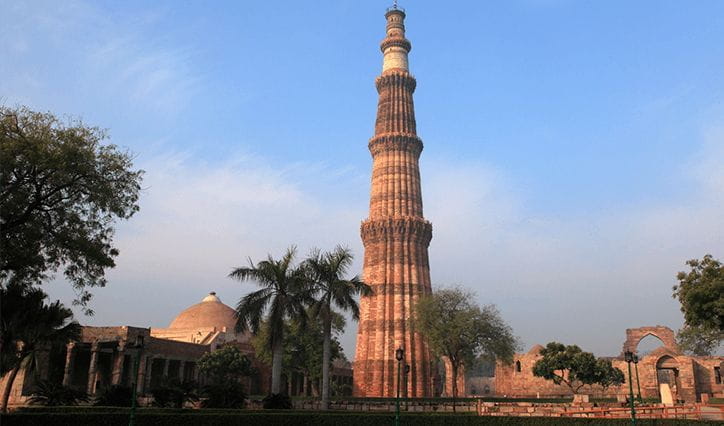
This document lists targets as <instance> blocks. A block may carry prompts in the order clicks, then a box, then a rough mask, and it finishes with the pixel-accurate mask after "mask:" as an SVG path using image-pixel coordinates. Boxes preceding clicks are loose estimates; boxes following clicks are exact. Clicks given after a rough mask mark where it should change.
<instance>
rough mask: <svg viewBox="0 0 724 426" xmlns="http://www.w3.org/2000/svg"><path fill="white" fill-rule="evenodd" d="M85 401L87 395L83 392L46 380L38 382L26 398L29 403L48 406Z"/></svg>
mask: <svg viewBox="0 0 724 426" xmlns="http://www.w3.org/2000/svg"><path fill="white" fill-rule="evenodd" d="M85 401H88V395H86V393H85V392H83V391H79V390H76V389H73V388H71V387H68V386H63V385H62V384H60V383H55V382H51V381H48V380H43V381H41V382H39V383H38V384H37V385H36V387H35V390H34V391H33V395H32V396H31V397H30V398H29V399H28V402H30V403H31V404H37V405H45V406H49V407H54V406H58V405H76V404H78V403H79V402H85Z"/></svg>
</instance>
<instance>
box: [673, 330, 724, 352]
mask: <svg viewBox="0 0 724 426" xmlns="http://www.w3.org/2000/svg"><path fill="white" fill-rule="evenodd" d="M722 340H724V332H722V331H719V330H717V329H711V328H705V327H691V326H687V325H685V326H684V328H682V329H680V330H679V331H678V332H677V333H676V343H677V344H678V345H679V348H680V349H682V350H683V351H685V352H688V353H690V354H693V355H697V356H710V355H713V354H714V352H715V351H716V350H717V348H718V347H719V345H720V344H721V342H722Z"/></svg>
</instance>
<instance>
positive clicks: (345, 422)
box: [0, 410, 720, 426]
mask: <svg viewBox="0 0 724 426" xmlns="http://www.w3.org/2000/svg"><path fill="white" fill-rule="evenodd" d="M171 411H173V410H171ZM179 411H180V410H179ZM186 411H187V412H175V413H168V414H164V413H159V412H158V411H155V412H148V413H146V412H143V410H140V411H139V413H138V415H137V417H136V419H137V425H138V426H150V425H154V426H179V425H187V424H189V425H198V426H246V425H249V424H254V425H265V426H267V425H268V426H297V425H299V426H307V425H309V426H311V425H315V426H316V425H319V426H353V425H354V426H380V425H385V424H392V423H393V421H394V414H392V413H380V414H377V413H325V412H289V411H284V412H273V411H263V412H262V411H256V412H249V411H245V412H236V413H228V412H226V413H224V412H221V413H213V412H205V411H203V410H201V411H199V410H186ZM402 422H403V423H404V424H405V425H408V426H438V425H439V426H443V425H460V426H493V425H495V426H514V425H515V426H584V425H585V426H599V425H600V426H627V425H630V424H631V421H630V420H629V419H616V420H605V419H583V418H579V419H569V418H561V417H478V416H470V415H452V414H427V413H424V414H422V413H421V414H403V416H402ZM0 423H2V425H3V426H31V425H54V426H91V425H93V426H125V425H127V424H128V414H127V413H86V414H81V413H68V414H62V413H52V414H51V413H44V414H41V413H27V412H20V413H18V414H11V415H6V416H2V417H0ZM637 423H638V424H639V425H640V426H704V425H706V424H707V423H706V422H697V421H694V420H649V419H642V420H638V422H637ZM719 424H720V423H719Z"/></svg>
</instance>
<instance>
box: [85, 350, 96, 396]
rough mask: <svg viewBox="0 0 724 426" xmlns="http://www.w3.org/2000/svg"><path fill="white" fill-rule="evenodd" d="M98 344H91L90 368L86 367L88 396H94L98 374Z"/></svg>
mask: <svg viewBox="0 0 724 426" xmlns="http://www.w3.org/2000/svg"><path fill="white" fill-rule="evenodd" d="M98 349H99V345H98V342H93V344H92V345H91V360H90V366H89V367H88V387H87V388H86V389H87V391H86V392H87V393H88V395H94V394H95V393H96V374H97V373H98Z"/></svg>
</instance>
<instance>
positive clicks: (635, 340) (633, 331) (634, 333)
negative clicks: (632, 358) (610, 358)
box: [621, 325, 679, 355]
mask: <svg viewBox="0 0 724 426" xmlns="http://www.w3.org/2000/svg"><path fill="white" fill-rule="evenodd" d="M646 336H654V337H656V338H658V339H659V340H661V342H662V343H663V346H664V347H665V348H666V349H668V350H670V351H672V352H674V353H679V348H678V346H677V345H676V336H675V335H674V330H672V329H670V328H669V327H664V326H661V325H657V326H655V327H639V328H627V329H626V341H625V342H624V344H623V350H622V351H621V354H622V355H623V353H625V352H627V351H631V352H634V353H635V352H636V350H637V348H638V345H639V342H640V341H641V339H643V338H644V337H646Z"/></svg>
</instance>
